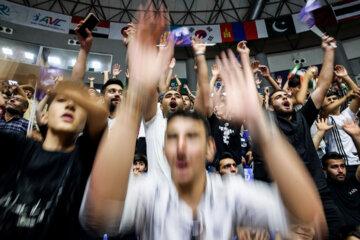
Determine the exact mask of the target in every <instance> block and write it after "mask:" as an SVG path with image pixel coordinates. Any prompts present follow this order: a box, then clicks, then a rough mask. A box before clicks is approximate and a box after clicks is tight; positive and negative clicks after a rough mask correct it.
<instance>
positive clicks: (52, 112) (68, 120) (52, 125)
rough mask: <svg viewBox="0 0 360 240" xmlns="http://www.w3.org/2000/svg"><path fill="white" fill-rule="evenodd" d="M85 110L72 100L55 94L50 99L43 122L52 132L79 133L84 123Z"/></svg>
mask: <svg viewBox="0 0 360 240" xmlns="http://www.w3.org/2000/svg"><path fill="white" fill-rule="evenodd" d="M86 118H87V113H86V111H85V110H84V109H83V108H82V107H80V106H79V105H77V104H76V103H75V102H74V101H72V100H70V99H67V98H65V97H64V96H62V95H57V96H56V97H55V98H54V100H53V101H52V103H51V105H50V107H49V111H48V113H47V116H46V117H45V119H46V120H45V121H46V122H45V123H47V125H48V128H49V129H51V130H52V131H54V132H62V133H71V134H78V133H80V132H81V131H82V130H83V129H84V127H85V123H86Z"/></svg>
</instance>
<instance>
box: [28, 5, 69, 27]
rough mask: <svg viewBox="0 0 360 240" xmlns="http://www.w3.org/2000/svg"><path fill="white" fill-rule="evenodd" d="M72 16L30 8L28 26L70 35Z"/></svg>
mask: <svg viewBox="0 0 360 240" xmlns="http://www.w3.org/2000/svg"><path fill="white" fill-rule="evenodd" d="M70 22H71V16H67V15H63V14H59V13H54V12H48V11H44V10H40V9H35V8H28V17H27V20H26V25H27V26H29V27H33V28H39V29H44V30H49V31H53V32H60V33H69V26H70Z"/></svg>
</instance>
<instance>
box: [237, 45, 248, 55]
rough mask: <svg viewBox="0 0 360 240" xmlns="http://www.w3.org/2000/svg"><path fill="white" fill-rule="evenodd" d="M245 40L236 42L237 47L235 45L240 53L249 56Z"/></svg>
mask: <svg viewBox="0 0 360 240" xmlns="http://www.w3.org/2000/svg"><path fill="white" fill-rule="evenodd" d="M246 43H247V41H241V42H239V43H238V45H237V47H236V51H237V52H238V53H239V54H241V53H243V54H247V55H248V56H250V49H249V48H248V47H247V46H246Z"/></svg>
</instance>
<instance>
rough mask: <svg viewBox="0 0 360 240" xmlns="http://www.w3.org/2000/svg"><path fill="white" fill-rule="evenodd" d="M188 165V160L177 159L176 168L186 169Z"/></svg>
mask: <svg viewBox="0 0 360 240" xmlns="http://www.w3.org/2000/svg"><path fill="white" fill-rule="evenodd" d="M187 167H188V164H187V162H186V161H176V168H177V169H179V170H185V169H186V168H187Z"/></svg>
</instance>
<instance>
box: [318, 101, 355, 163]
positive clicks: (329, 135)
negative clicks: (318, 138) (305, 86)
mask: <svg viewBox="0 0 360 240" xmlns="http://www.w3.org/2000/svg"><path fill="white" fill-rule="evenodd" d="M355 117H356V113H353V112H352V111H351V110H350V108H349V107H347V108H346V109H345V110H344V111H342V112H341V114H340V115H337V116H335V115H329V118H328V124H329V125H333V128H332V129H330V130H329V131H327V132H326V133H325V136H324V138H325V142H326V146H327V148H328V149H327V150H328V152H337V153H339V154H341V155H342V156H343V158H344V161H345V164H346V166H351V165H359V164H360V161H359V156H358V153H357V150H356V146H355V144H354V142H353V140H352V139H351V137H350V135H348V134H347V133H346V132H345V131H344V130H343V128H342V126H343V125H344V123H346V122H347V121H354V120H355Z"/></svg>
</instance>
